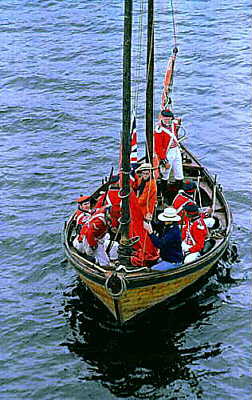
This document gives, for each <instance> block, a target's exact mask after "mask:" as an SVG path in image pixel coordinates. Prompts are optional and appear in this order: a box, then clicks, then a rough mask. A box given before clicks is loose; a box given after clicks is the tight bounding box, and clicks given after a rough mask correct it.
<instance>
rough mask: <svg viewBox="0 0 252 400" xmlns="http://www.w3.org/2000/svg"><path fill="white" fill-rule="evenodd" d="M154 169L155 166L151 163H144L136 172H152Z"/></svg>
mask: <svg viewBox="0 0 252 400" xmlns="http://www.w3.org/2000/svg"><path fill="white" fill-rule="evenodd" d="M152 169H155V168H153V166H152V165H151V164H150V163H143V164H141V165H140V166H139V167H138V168H137V169H136V172H140V171H146V170H149V171H150V170H152Z"/></svg>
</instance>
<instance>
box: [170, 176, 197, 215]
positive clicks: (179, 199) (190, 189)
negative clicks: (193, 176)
mask: <svg viewBox="0 0 252 400" xmlns="http://www.w3.org/2000/svg"><path fill="white" fill-rule="evenodd" d="M196 188H197V185H196V183H195V182H193V181H190V180H188V179H187V180H186V181H185V182H184V183H183V184H182V189H181V190H179V192H178V194H177V195H176V197H175V198H174V200H173V203H172V207H174V208H175V209H176V211H177V214H178V215H179V216H180V217H182V216H183V215H184V214H185V211H184V209H183V207H184V206H185V205H186V204H189V203H191V204H196V203H195V201H194V193H195V190H196Z"/></svg>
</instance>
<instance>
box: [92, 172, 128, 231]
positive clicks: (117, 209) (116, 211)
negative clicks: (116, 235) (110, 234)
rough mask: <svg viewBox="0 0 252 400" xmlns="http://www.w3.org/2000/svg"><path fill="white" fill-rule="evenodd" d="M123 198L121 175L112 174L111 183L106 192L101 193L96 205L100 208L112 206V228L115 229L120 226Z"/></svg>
mask: <svg viewBox="0 0 252 400" xmlns="http://www.w3.org/2000/svg"><path fill="white" fill-rule="evenodd" d="M121 200H122V199H121V198H120V187H119V175H114V176H112V179H111V184H110V186H109V189H108V191H107V192H106V193H103V194H101V196H100V197H99V198H98V200H97V203H96V205H95V207H96V208H97V209H98V208H100V207H102V206H108V207H111V209H110V216H111V229H112V230H113V231H114V230H116V229H117V228H118V226H119V218H120V217H121Z"/></svg>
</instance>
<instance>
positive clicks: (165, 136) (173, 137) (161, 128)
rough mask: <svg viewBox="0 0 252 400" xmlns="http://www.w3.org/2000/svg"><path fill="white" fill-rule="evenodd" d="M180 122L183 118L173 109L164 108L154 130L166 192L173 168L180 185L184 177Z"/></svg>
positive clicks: (163, 187)
mask: <svg viewBox="0 0 252 400" xmlns="http://www.w3.org/2000/svg"><path fill="white" fill-rule="evenodd" d="M180 124H181V119H178V118H174V115H173V113H172V112H171V111H166V110H163V111H161V115H160V122H159V123H158V124H157V125H156V127H155V131H154V148H155V153H156V155H157V156H158V159H159V162H160V172H161V174H162V186H161V188H162V189H163V190H164V192H165V187H166V186H167V181H168V179H169V177H170V173H171V170H173V175H174V178H175V180H176V183H177V186H178V187H180V185H181V184H182V181H183V179H184V174H183V164H182V156H181V152H180V148H179V143H178V131H179V127H180ZM163 190H162V191H163Z"/></svg>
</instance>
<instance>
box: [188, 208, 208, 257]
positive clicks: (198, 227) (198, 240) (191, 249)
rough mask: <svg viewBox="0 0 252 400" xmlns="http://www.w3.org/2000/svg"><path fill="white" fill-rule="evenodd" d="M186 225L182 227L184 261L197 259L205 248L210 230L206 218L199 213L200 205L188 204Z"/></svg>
mask: <svg viewBox="0 0 252 400" xmlns="http://www.w3.org/2000/svg"><path fill="white" fill-rule="evenodd" d="M184 210H185V221H184V222H185V225H183V227H182V249H183V252H184V256H185V259H184V262H185V263H189V262H193V261H195V260H196V259H197V258H198V257H199V256H200V251H201V250H203V248H204V245H205V240H206V238H207V235H208V230H207V227H206V224H205V221H204V218H203V216H202V215H200V213H199V207H198V206H197V205H196V204H191V203H190V204H186V205H185V206H184Z"/></svg>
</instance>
